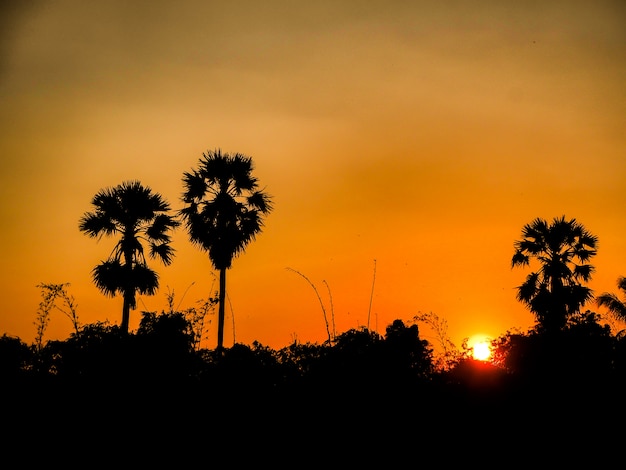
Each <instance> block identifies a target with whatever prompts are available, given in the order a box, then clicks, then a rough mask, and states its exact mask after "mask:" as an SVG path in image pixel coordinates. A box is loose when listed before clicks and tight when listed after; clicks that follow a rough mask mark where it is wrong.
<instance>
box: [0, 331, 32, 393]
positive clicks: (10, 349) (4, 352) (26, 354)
mask: <svg viewBox="0 0 626 470" xmlns="http://www.w3.org/2000/svg"><path fill="white" fill-rule="evenodd" d="M32 360H33V351H32V349H31V348H30V347H29V346H28V345H27V344H26V343H24V342H23V341H22V340H21V339H20V338H17V337H14V336H9V335H7V334H6V333H4V334H3V335H2V336H0V381H2V382H3V384H4V385H5V386H6V385H8V384H9V383H10V381H11V380H12V379H16V378H18V377H19V376H21V375H23V374H24V373H25V372H27V371H28V369H29V368H30V366H31V364H32Z"/></svg>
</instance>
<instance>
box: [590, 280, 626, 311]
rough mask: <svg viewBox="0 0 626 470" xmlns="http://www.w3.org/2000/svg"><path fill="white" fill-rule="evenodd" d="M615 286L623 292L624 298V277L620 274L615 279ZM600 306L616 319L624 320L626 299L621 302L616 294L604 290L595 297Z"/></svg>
mask: <svg viewBox="0 0 626 470" xmlns="http://www.w3.org/2000/svg"><path fill="white" fill-rule="evenodd" d="M617 288H618V289H620V290H621V291H623V292H624V294H625V296H624V298H625V299H626V277H623V276H620V277H619V278H618V279H617ZM596 303H597V304H598V305H599V306H600V307H606V308H607V309H608V311H609V312H611V313H612V314H613V315H614V316H615V317H616V318H617V319H619V320H622V321H626V301H624V302H622V301H621V300H620V299H618V298H617V295H615V294H611V293H609V292H604V293H603V294H601V295H599V296H598V298H597V299H596Z"/></svg>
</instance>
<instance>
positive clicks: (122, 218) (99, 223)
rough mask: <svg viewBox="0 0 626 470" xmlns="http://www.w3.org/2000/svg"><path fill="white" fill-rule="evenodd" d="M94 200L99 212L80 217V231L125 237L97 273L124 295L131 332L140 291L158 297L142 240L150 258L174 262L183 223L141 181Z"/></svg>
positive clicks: (106, 289) (108, 291)
mask: <svg viewBox="0 0 626 470" xmlns="http://www.w3.org/2000/svg"><path fill="white" fill-rule="evenodd" d="M91 203H92V205H93V206H94V211H93V212H87V213H85V214H84V215H83V216H82V217H81V219H80V222H79V229H80V231H81V232H84V233H85V234H86V235H88V236H90V237H92V238H98V239H100V238H101V237H102V236H103V235H106V236H113V235H120V239H119V241H118V242H117V244H116V245H115V248H114V249H113V252H112V253H111V255H110V256H109V258H108V259H107V260H105V261H102V262H101V263H100V264H99V265H97V266H96V267H95V268H94V269H93V271H92V275H93V281H94V283H95V284H96V286H97V287H98V289H100V290H101V291H102V292H103V293H104V294H105V295H109V296H112V297H113V296H115V295H116V294H118V293H119V294H121V295H122V296H123V298H124V303H123V307H122V323H121V325H120V328H121V330H122V332H124V333H127V332H128V325H129V321H130V310H131V309H135V308H136V307H137V302H136V298H135V294H136V293H137V292H139V293H140V294H145V295H154V293H155V292H156V290H157V289H158V287H159V277H158V275H157V273H156V272H155V271H153V270H152V269H150V268H149V267H148V264H147V262H146V258H145V255H144V247H143V244H142V241H146V242H148V243H149V244H150V252H149V253H150V257H152V258H158V259H160V260H161V261H162V262H163V263H164V264H165V265H168V264H170V263H171V262H172V257H173V255H174V249H173V248H172V247H171V245H170V234H169V232H170V231H171V230H173V229H174V228H175V227H177V226H178V225H179V222H178V221H177V220H176V219H175V218H174V217H173V216H171V215H169V214H168V212H169V210H170V206H169V204H168V203H167V201H165V200H164V199H163V198H162V196H161V195H160V194H158V193H153V192H152V190H151V189H150V188H148V187H144V186H143V185H142V184H141V183H140V182H139V181H128V182H123V183H121V184H120V185H118V186H116V187H114V188H105V189H102V190H100V191H98V193H97V194H96V195H95V196H94V197H93V199H92V201H91Z"/></svg>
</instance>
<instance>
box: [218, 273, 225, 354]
mask: <svg viewBox="0 0 626 470" xmlns="http://www.w3.org/2000/svg"><path fill="white" fill-rule="evenodd" d="M225 305H226V268H221V269H220V306H219V313H218V317H217V352H219V353H221V352H222V350H223V349H224V310H225V309H224V307H225Z"/></svg>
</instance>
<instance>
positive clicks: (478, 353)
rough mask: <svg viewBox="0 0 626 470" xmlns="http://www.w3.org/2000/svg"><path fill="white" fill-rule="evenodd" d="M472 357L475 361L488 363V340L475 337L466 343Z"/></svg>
mask: <svg viewBox="0 0 626 470" xmlns="http://www.w3.org/2000/svg"><path fill="white" fill-rule="evenodd" d="M468 346H469V349H470V351H471V354H472V357H473V358H474V359H476V360H477V361H488V360H489V359H490V358H491V342H490V340H489V338H487V337H485V336H481V335H476V336H473V337H472V338H470V340H469V342H468Z"/></svg>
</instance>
